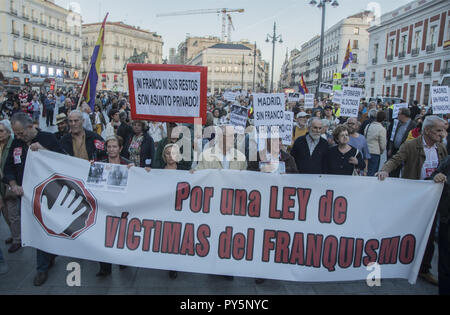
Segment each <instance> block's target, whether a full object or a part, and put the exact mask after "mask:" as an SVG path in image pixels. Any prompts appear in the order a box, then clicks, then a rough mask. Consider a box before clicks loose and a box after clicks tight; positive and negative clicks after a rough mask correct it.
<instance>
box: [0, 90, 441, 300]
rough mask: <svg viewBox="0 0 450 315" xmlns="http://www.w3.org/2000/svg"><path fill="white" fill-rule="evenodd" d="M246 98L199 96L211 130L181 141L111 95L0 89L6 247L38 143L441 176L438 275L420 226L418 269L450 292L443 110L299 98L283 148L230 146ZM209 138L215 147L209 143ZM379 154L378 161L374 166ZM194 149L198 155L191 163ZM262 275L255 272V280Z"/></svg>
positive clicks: (156, 159) (186, 166) (73, 149)
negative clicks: (354, 107) (346, 108)
mask: <svg viewBox="0 0 450 315" xmlns="http://www.w3.org/2000/svg"><path fill="white" fill-rule="evenodd" d="M252 103H253V99H252V96H251V92H250V91H249V93H247V92H246V93H241V94H239V95H238V96H237V97H236V99H235V100H233V101H229V100H225V99H224V97H223V96H222V95H210V96H208V104H207V119H206V124H205V126H204V128H206V127H211V126H213V127H214V126H216V127H220V128H219V129H216V130H217V132H213V133H205V135H203V137H202V138H195V136H192V138H190V139H182V135H178V134H177V133H176V132H175V130H176V128H175V127H177V125H185V126H186V127H188V128H190V129H191V130H193V128H194V127H193V126H192V125H186V124H175V123H161V122H147V121H137V120H134V121H132V120H131V117H130V116H131V115H130V103H129V100H128V98H127V96H126V95H122V94H121V93H112V92H101V93H98V94H97V97H96V99H95V106H94V108H93V110H92V109H91V108H90V106H89V105H88V104H86V103H85V102H84V101H83V100H80V99H79V98H78V95H77V93H76V91H73V92H56V93H53V92H46V93H37V92H32V91H27V90H22V91H20V92H19V93H15V94H14V93H8V92H4V93H2V95H1V98H0V109H1V113H0V115H1V116H2V117H0V118H1V121H0V150H1V152H0V156H1V166H2V168H1V170H2V173H1V176H2V183H1V186H0V189H1V197H2V198H1V199H0V202H1V212H2V213H3V216H4V218H5V220H6V222H7V224H8V226H9V228H10V232H11V238H9V239H7V240H6V243H7V244H11V245H10V248H9V250H8V251H9V252H10V253H14V252H16V251H18V250H20V248H21V239H20V197H21V196H22V195H23V190H22V181H23V167H24V165H25V159H26V153H27V150H28V149H31V150H39V149H44V148H45V149H47V150H52V151H55V152H59V153H63V154H68V155H71V156H74V157H77V158H81V159H85V160H89V161H108V162H109V163H113V164H114V163H115V164H127V165H129V166H130V167H131V166H134V167H142V168H145V169H146V170H147V171H151V168H160V169H168V170H170V169H172V170H177V169H178V170H191V171H192V172H193V171H196V170H202V169H235V170H250V171H261V172H272V173H291V174H292V173H294V174H295V173H297V174H332V175H348V176H352V175H353V176H377V177H378V179H380V180H384V179H385V178H386V177H400V176H401V177H402V178H407V179H414V180H426V179H434V180H435V181H436V182H444V183H446V184H445V185H446V186H445V189H444V192H443V195H442V198H441V201H440V205H439V213H440V215H439V220H438V219H436V220H435V225H437V224H438V225H439V227H440V228H439V232H440V234H439V259H440V261H439V281H438V280H437V279H435V278H434V277H433V275H432V274H431V273H430V268H431V258H432V257H433V252H434V233H430V238H429V242H428V246H427V249H426V252H425V256H424V258H423V262H422V266H421V270H420V274H419V275H420V276H421V277H422V278H423V279H425V280H426V281H428V282H430V283H434V284H438V283H439V285H440V292H441V293H446V294H448V293H449V292H450V288H449V282H450V270H449V269H450V262H449V261H450V249H449V247H450V246H449V243H450V233H448V219H449V218H450V215H449V210H448V208H449V204H448V202H449V199H448V194H449V191H448V187H449V186H448V178H449V164H450V162H449V158H448V151H449V135H448V127H449V126H448V120H449V117H447V116H445V115H444V116H442V115H441V117H438V116H436V115H432V114H431V109H429V108H427V107H425V106H420V105H419V104H418V103H417V102H414V103H413V104H411V105H410V106H409V108H402V109H400V111H399V113H398V118H396V119H393V118H392V116H393V104H389V103H386V104H383V103H376V102H369V103H367V102H365V100H364V99H363V100H362V101H361V104H360V107H359V111H358V116H357V117H352V118H347V117H342V116H341V115H340V108H339V104H335V103H333V102H331V101H330V100H327V99H322V100H320V101H319V100H315V103H314V107H313V108H308V109H305V107H304V104H303V103H302V102H297V103H286V109H287V110H290V111H292V112H293V113H294V119H295V121H294V122H293V123H294V128H293V133H292V143H291V144H290V145H286V146H285V145H283V144H282V143H281V139H280V138H278V137H277V138H274V139H271V136H269V137H268V139H267V140H264V141H258V140H255V141H252V139H256V138H255V137H252V135H251V134H245V138H244V140H245V141H244V145H243V146H241V147H239V146H238V145H237V138H238V137H237V136H236V134H235V132H234V128H232V126H231V125H230V110H231V106H232V105H233V104H235V105H240V106H242V107H245V108H247V109H248V119H247V127H250V130H253V131H254V132H255V128H254V127H253V119H254V117H253V115H254V111H253V104H252ZM55 112H56V113H57V115H56V116H55ZM41 116H42V117H45V122H46V126H47V127H51V126H53V125H54V124H53V123H54V121H55V122H56V125H57V130H58V131H57V132H56V133H54V134H53V133H49V132H46V131H42V130H41V129H39V127H40V126H41V125H42V124H40V123H39V119H40V117H41ZM54 116H55V117H54ZM41 127H43V126H41ZM252 127H253V129H252ZM192 134H194V133H192ZM216 135H218V136H216ZM220 135H222V136H220ZM182 140H189V144H190V145H191V146H192V149H193V153H192V155H191V157H188V158H186V157H185V156H184V155H183V154H182V153H183V146H180V145H177V143H181V141H182ZM214 143H216V144H217V143H220V145H217V146H214V145H213V144H214ZM216 147H217V148H218V150H216ZM16 148H24V149H21V150H19V151H18V150H16ZM241 148H242V149H241ZM252 148H256V150H257V152H258V154H257V155H256V156H252V154H251V152H254V151H252ZM385 153H386V155H387V158H388V160H387V162H386V163H385V164H384V165H380V164H381V159H382V156H383V154H385ZM194 154H197V155H198V156H197V157H201V158H200V159H198V162H197V159H194V158H193V157H194ZM181 156H183V158H181ZM193 160H195V161H193ZM433 231H434V229H433ZM54 259H55V256H54V255H50V254H48V253H45V252H43V251H39V250H38V251H37V275H36V277H35V279H34V284H35V285H36V286H40V285H42V284H43V283H44V282H45V281H46V280H47V273H48V270H49V268H51V267H52V265H53V263H54ZM1 262H3V263H4V259H3V257H2V254H1V252H0V268H2V264H1ZM122 268H123V267H122ZM0 270H1V269H0ZM110 273H111V265H110V264H106V263H101V264H100V271H99V272H98V274H97V275H98V276H107V275H109V274H110ZM169 275H170V277H171V278H176V276H177V273H176V271H171V272H170V273H169ZM228 279H232V277H228ZM262 281H263V280H262V279H257V282H258V283H261V282H262Z"/></svg>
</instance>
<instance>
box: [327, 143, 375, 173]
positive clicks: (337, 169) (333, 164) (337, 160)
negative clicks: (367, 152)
mask: <svg viewBox="0 0 450 315" xmlns="http://www.w3.org/2000/svg"><path fill="white" fill-rule="evenodd" d="M356 153H358V154H356ZM355 156H356V158H357V159H358V165H356V166H355V165H353V164H350V163H349V162H348V160H349V159H350V158H351V157H355ZM365 166H366V164H365V163H364V159H363V156H362V152H361V151H359V152H357V151H356V149H355V148H353V147H352V149H351V150H350V151H348V152H347V153H345V154H342V153H341V152H340V151H339V146H337V145H336V146H333V147H331V148H330V149H329V151H328V154H327V170H328V174H332V175H352V174H353V170H354V169H355V168H357V169H360V170H361V169H364V167H365Z"/></svg>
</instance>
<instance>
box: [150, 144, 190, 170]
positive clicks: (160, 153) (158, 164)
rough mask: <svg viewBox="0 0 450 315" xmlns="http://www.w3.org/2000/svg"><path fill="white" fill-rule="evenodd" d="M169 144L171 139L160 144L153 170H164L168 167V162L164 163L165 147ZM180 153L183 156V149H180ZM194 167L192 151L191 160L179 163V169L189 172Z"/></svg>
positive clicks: (153, 162)
mask: <svg viewBox="0 0 450 315" xmlns="http://www.w3.org/2000/svg"><path fill="white" fill-rule="evenodd" d="M167 144H169V138H167V137H166V138H164V139H162V140H161V141H160V142H159V143H158V147H157V148H156V154H155V157H154V159H153V161H152V167H153V168H157V169H158V168H160V169H161V168H164V167H166V162H164V159H163V151H164V147H165V146H166V145H167ZM180 153H181V154H183V148H180ZM191 166H192V150H191V160H190V161H185V160H181V161H180V162H178V163H177V169H180V170H185V171H188V170H190V169H191Z"/></svg>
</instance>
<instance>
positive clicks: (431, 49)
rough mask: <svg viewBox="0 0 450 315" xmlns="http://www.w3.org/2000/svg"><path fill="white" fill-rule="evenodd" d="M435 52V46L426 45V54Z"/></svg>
mask: <svg viewBox="0 0 450 315" xmlns="http://www.w3.org/2000/svg"><path fill="white" fill-rule="evenodd" d="M435 50H436V45H435V44H432V45H428V46H427V54H429V53H432V52H434V51H435Z"/></svg>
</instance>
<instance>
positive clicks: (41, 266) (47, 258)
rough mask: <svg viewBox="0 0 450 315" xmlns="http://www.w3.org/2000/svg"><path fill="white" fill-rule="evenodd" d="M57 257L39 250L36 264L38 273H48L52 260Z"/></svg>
mask: <svg viewBox="0 0 450 315" xmlns="http://www.w3.org/2000/svg"><path fill="white" fill-rule="evenodd" d="M55 257H56V256H55V255H53V254H49V253H46V252H43V251H41V250H39V249H37V250H36V262H37V271H38V272H47V271H48V269H49V267H50V263H51V261H52V259H54V258H55Z"/></svg>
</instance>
